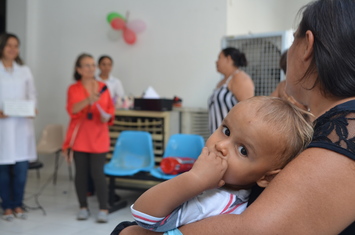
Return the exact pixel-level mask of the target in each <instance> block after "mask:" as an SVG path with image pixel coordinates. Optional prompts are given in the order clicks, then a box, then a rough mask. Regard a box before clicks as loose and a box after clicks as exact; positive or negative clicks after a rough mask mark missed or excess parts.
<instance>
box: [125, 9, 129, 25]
mask: <svg viewBox="0 0 355 235" xmlns="http://www.w3.org/2000/svg"><path fill="white" fill-rule="evenodd" d="M128 17H129V11H127V12H126V22H128Z"/></svg>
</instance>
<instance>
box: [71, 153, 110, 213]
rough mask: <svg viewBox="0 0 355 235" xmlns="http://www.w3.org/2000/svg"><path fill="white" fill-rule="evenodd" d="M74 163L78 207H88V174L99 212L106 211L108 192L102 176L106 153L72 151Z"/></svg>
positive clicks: (103, 175)
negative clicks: (93, 188) (94, 191)
mask: <svg viewBox="0 0 355 235" xmlns="http://www.w3.org/2000/svg"><path fill="white" fill-rule="evenodd" d="M74 162H75V188H76V194H77V196H78V200H79V204H80V207H81V208H82V207H88V203H87V189H88V175H89V173H90V175H91V177H92V179H93V182H94V186H95V190H96V195H97V199H98V201H99V207H100V210H107V208H108V205H107V202H108V190H107V183H106V178H105V174H104V164H105V162H106V153H99V154H94V153H85V152H77V151H74Z"/></svg>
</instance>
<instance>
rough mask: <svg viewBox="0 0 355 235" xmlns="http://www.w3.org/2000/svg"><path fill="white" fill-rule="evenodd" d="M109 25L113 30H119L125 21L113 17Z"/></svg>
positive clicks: (124, 24)
mask: <svg viewBox="0 0 355 235" xmlns="http://www.w3.org/2000/svg"><path fill="white" fill-rule="evenodd" d="M111 26H112V28H113V29H115V30H121V29H123V28H124V27H125V26H126V22H125V21H124V20H123V19H121V18H114V19H113V20H112V21H111Z"/></svg>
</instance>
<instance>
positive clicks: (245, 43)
mask: <svg viewBox="0 0 355 235" xmlns="http://www.w3.org/2000/svg"><path fill="white" fill-rule="evenodd" d="M292 41H293V31H292V30H287V31H281V32H271V33H263V34H249V35H240V36H226V37H224V38H223V39H222V49H223V48H226V47H235V48H238V49H239V50H240V51H242V52H244V54H245V56H246V58H247V61H248V66H247V67H244V68H242V69H243V70H244V71H245V72H246V73H248V74H249V75H250V76H251V78H252V79H253V81H254V84H255V95H270V94H271V93H272V92H273V91H274V89H275V88H276V86H277V84H278V83H279V82H280V81H281V80H283V79H285V76H284V74H283V72H282V70H280V67H279V61H280V57H281V54H282V53H283V52H284V51H285V50H286V49H288V48H289V47H290V46H291V44H292Z"/></svg>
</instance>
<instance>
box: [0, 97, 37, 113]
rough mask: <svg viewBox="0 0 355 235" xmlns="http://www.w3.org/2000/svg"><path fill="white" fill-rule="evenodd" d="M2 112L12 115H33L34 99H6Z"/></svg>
mask: <svg viewBox="0 0 355 235" xmlns="http://www.w3.org/2000/svg"><path fill="white" fill-rule="evenodd" d="M4 114H5V115H7V116H13V117H34V116H36V113H35V101H34V100H8V101H4Z"/></svg>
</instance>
